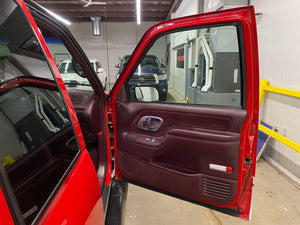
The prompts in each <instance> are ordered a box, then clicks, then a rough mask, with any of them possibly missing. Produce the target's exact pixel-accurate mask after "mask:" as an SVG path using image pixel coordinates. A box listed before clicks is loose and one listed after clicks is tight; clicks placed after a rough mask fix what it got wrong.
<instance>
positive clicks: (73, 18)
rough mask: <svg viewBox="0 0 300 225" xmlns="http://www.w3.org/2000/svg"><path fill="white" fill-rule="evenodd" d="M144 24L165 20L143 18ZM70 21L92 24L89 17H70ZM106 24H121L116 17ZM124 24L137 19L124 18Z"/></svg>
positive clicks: (108, 20)
mask: <svg viewBox="0 0 300 225" xmlns="http://www.w3.org/2000/svg"><path fill="white" fill-rule="evenodd" d="M141 19H142V21H143V22H160V21H163V20H164V17H142V18H141ZM68 20H70V21H71V22H73V23H74V22H91V19H90V18H89V17H69V18H68ZM106 22H120V19H119V18H116V17H108V18H106ZM122 22H136V18H133V17H127V18H122Z"/></svg>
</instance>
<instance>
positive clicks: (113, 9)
mask: <svg viewBox="0 0 300 225" xmlns="http://www.w3.org/2000/svg"><path fill="white" fill-rule="evenodd" d="M34 2H36V3H38V4H40V5H42V6H43V7H45V8H47V9H49V10H51V11H52V12H54V13H56V14H58V15H60V16H62V17H63V18H65V19H67V20H69V21H71V22H81V21H91V19H90V17H92V16H100V17H101V20H102V21H105V20H106V21H109V22H130V21H136V1H135V0H107V1H105V0H92V1H91V0H90V2H89V1H88V0H34ZM88 2H89V3H88ZM180 2H181V0H169V1H165V0H162V1H158V0H141V21H142V22H143V21H163V20H166V19H169V18H170V15H171V13H172V12H173V11H174V10H175V9H176V8H177V7H178V5H179V4H180ZM87 3H88V4H87ZM90 3H92V4H90Z"/></svg>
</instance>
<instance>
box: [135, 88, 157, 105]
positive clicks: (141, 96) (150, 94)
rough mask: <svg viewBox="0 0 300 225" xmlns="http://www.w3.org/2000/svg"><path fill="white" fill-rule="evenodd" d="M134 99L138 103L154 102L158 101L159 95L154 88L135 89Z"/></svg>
mask: <svg viewBox="0 0 300 225" xmlns="http://www.w3.org/2000/svg"><path fill="white" fill-rule="evenodd" d="M134 92H135V97H136V99H137V100H138V101H139V102H156V101H158V100H159V94H158V91H157V89H156V88H154V87H135V88H134Z"/></svg>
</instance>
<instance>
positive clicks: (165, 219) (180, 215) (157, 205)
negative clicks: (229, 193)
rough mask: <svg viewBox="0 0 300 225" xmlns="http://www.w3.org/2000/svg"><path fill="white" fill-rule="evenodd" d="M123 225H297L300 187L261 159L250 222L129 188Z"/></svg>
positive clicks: (154, 193) (299, 216)
mask: <svg viewBox="0 0 300 225" xmlns="http://www.w3.org/2000/svg"><path fill="white" fill-rule="evenodd" d="M124 224H125V225H185V224H188V225H192V224H197V225H236V224H239V225H242V224H245V225H248V224H249V225H254V224H255V225H273V224H276V225H277V224H278V225H279V224H280V225H300V188H299V187H297V186H295V185H294V184H293V183H291V182H290V181H289V180H288V178H287V177H286V176H284V175H283V174H281V173H280V172H279V171H278V170H277V169H275V168H273V167H272V166H270V165H269V164H268V163H267V162H266V161H264V160H263V159H262V158H261V159H260V160H259V162H258V163H257V171H256V179H255V187H254V196H253V212H252V220H251V221H250V222H248V221H243V220H240V219H238V218H234V217H231V216H228V215H225V214H222V213H219V212H214V211H212V210H210V209H206V208H204V207H201V206H199V205H195V204H192V203H189V202H185V201H182V200H178V199H175V198H172V197H169V196H166V195H163V194H160V193H157V192H153V191H149V190H146V189H143V188H140V187H138V186H135V185H129V187H128V195H127V201H126V205H125V222H124Z"/></svg>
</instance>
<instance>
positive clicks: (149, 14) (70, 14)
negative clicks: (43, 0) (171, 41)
mask: <svg viewBox="0 0 300 225" xmlns="http://www.w3.org/2000/svg"><path fill="white" fill-rule="evenodd" d="M57 14H58V13H57ZM58 15H59V14H58ZM61 16H62V17H64V18H67V17H91V16H100V17H105V13H104V12H64V13H62V14H61ZM165 16H166V14H165V13H162V12H144V13H143V17H165ZM106 17H116V18H124V17H132V18H136V15H135V14H134V13H131V12H122V13H118V12H107V13H106Z"/></svg>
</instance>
